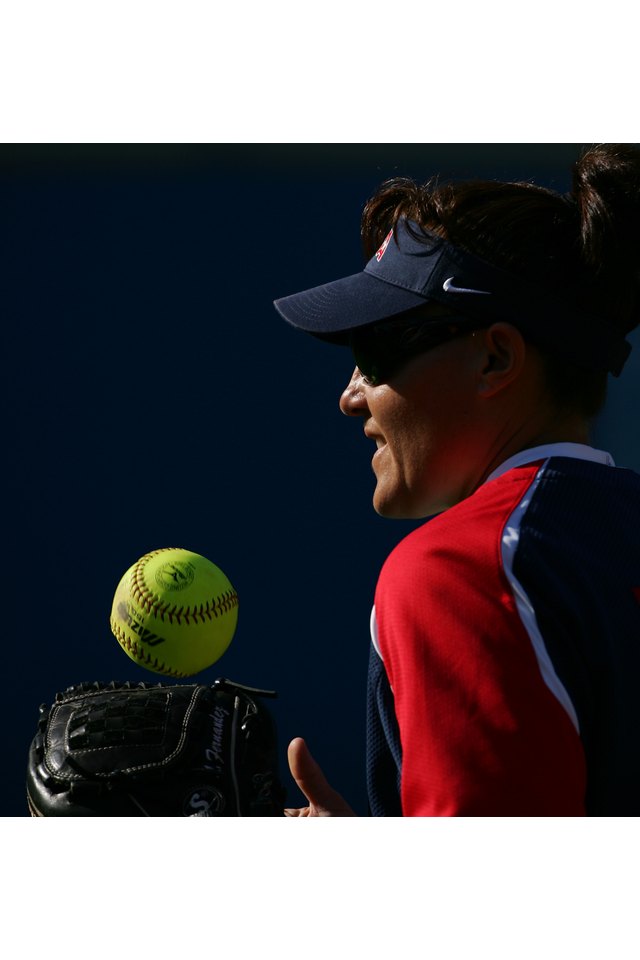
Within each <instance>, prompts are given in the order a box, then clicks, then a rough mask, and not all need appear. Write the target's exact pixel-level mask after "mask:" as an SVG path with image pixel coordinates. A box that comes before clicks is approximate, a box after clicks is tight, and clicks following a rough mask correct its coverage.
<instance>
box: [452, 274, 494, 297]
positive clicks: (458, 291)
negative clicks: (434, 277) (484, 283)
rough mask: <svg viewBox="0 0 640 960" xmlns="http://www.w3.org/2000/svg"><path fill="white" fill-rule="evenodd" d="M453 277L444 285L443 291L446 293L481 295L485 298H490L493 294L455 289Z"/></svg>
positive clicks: (469, 289)
mask: <svg viewBox="0 0 640 960" xmlns="http://www.w3.org/2000/svg"><path fill="white" fill-rule="evenodd" d="M453 279H454V278H453V277H449V279H448V280H445V282H444V283H443V284H442V289H443V290H444V292H445V293H480V294H482V295H483V296H485V297H490V296H491V293H490V291H489V290H472V289H471V288H470V287H455V286H454V285H453V282H452V281H453Z"/></svg>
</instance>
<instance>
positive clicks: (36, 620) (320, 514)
mask: <svg viewBox="0 0 640 960" xmlns="http://www.w3.org/2000/svg"><path fill="white" fill-rule="evenodd" d="M578 152H579V146H578V145H575V144H552V145H550V144H533V145H532V144H517V145H508V144H494V145H491V144H489V145H473V144H471V145H468V144H467V145H465V144H450V145H447V144H441V145H430V144H405V145H402V144H400V145H392V144H358V145H330V144H329V145H327V144H322V145H261V144H254V145H219V146H218V145H166V146H155V147H154V146H121V147H119V146H115V145H114V146H99V145H97V146H48V145H40V146H22V147H20V146H15V147H11V146H4V147H2V148H0V209H1V222H2V230H1V231H0V239H1V244H2V251H1V252H2V273H1V283H2V293H3V296H2V303H3V307H4V311H3V312H4V318H3V319H4V322H3V339H4V370H5V376H4V381H5V384H6V387H7V391H6V397H5V402H4V417H3V422H4V428H5V437H6V444H5V451H6V457H5V474H6V476H7V478H8V485H7V495H6V497H5V507H4V517H5V523H6V535H5V545H6V549H5V551H4V553H5V559H6V565H5V572H4V576H3V605H4V610H5V616H4V622H3V641H4V647H5V655H4V665H5V672H4V681H5V682H4V685H3V686H4V691H3V695H2V698H1V699H2V709H3V716H2V718H1V724H2V726H1V729H2V731H3V735H4V737H5V740H6V743H5V745H4V746H3V754H4V756H5V763H4V770H5V773H4V776H5V778H6V782H5V785H4V787H3V791H2V796H3V807H4V808H3V810H2V811H1V812H2V814H3V815H5V816H24V815H26V806H25V800H24V768H25V763H26V756H27V750H28V745H29V742H30V740H31V737H32V735H33V732H34V729H35V724H36V721H37V713H38V705H39V704H40V703H41V702H43V701H47V702H49V701H50V700H51V698H52V697H53V695H54V694H55V693H56V691H57V690H60V689H63V688H64V687H66V686H68V685H69V684H71V683H77V682H79V681H82V680H94V679H99V680H111V679H130V680H150V681H152V682H153V681H155V680H157V679H160V678H159V677H157V676H156V675H154V674H150V673H148V672H146V671H145V670H143V669H142V668H140V667H137V666H136V665H135V664H134V663H133V662H132V661H131V660H129V659H128V658H127V657H126V656H125V654H124V653H123V652H122V651H121V650H120V648H119V646H118V644H117V642H116V641H115V639H114V638H113V637H112V635H111V632H110V629H109V622H108V620H109V612H110V607H111V599H112V595H113V591H114V589H115V586H116V584H117V582H118V580H119V578H120V576H121V575H122V573H123V572H124V571H125V570H126V569H127V568H128V567H129V566H130V565H131V564H132V563H133V562H134V561H135V560H136V559H138V557H140V556H141V555H142V554H144V553H146V552H147V551H149V550H152V549H155V548H157V547H163V546H184V547H187V548H189V549H192V550H195V551H197V552H199V553H202V554H204V555H205V556H207V557H209V558H210V559H211V560H213V561H214V562H215V563H217V564H218V565H219V566H221V567H222V568H223V570H224V571H225V572H226V573H227V575H228V576H229V578H230V579H231V581H232V583H233V584H234V586H235V587H236V589H237V591H238V593H239V595H240V617H239V624H238V629H237V633H236V636H235V639H234V641H233V643H232V645H231V647H230V648H229V650H228V652H227V653H226V654H225V655H224V657H223V658H222V659H221V660H220V661H219V662H218V663H217V664H215V665H214V666H213V667H211V668H210V669H209V670H208V671H206V672H204V673H202V674H200V675H199V678H198V679H200V680H201V681H203V682H211V681H212V680H213V679H214V678H215V677H216V676H218V675H224V676H229V677H231V678H233V679H237V680H240V681H244V682H246V683H249V684H256V685H263V686H266V687H274V688H276V689H277V690H278V691H279V695H280V696H279V700H278V701H277V704H276V706H275V712H276V718H277V721H278V725H279V731H280V737H281V741H282V748H281V753H282V773H283V776H284V777H285V779H286V780H287V783H289V777H288V774H287V772H286V766H285V753H286V743H287V742H288V740H289V739H290V738H291V737H292V736H295V735H303V736H305V737H306V738H307V740H308V742H309V744H310V746H311V748H312V750H313V751H314V752H315V754H316V756H317V758H318V760H319V761H320V762H321V764H322V766H323V767H324V768H325V771H326V773H327V775H328V776H329V778H330V780H331V781H332V782H333V783H334V784H335V786H336V787H338V788H339V789H341V790H342V791H343V793H344V794H345V796H346V797H347V798H348V799H349V800H350V801H351V803H352V804H353V806H354V807H355V809H356V810H357V811H358V812H359V813H365V812H366V796H365V788H364V780H363V772H364V696H365V676H366V664H367V656H368V644H369V637H368V619H369V610H370V606H371V602H372V596H373V590H374V586H375V581H376V576H377V572H378V570H379V567H380V565H381V563H382V561H383V560H384V557H385V556H386V554H387V553H388V551H389V550H390V549H391V548H392V546H393V545H394V544H395V543H396V542H397V541H398V540H399V539H400V538H401V537H402V536H403V535H404V534H405V533H406V532H407V531H408V530H409V529H411V528H412V526H413V525H412V524H409V523H398V522H390V521H385V520H382V519H381V518H379V517H377V516H376V515H375V513H374V512H373V510H372V508H371V494H372V491H373V483H374V480H373V475H372V473H371V468H370V458H371V452H372V450H371V448H370V444H369V443H368V441H366V440H365V438H364V437H363V436H362V433H361V429H360V427H359V425H358V424H355V423H352V422H349V421H347V420H345V419H344V418H343V417H342V416H341V414H340V413H339V410H338V406H337V401H338V397H339V393H340V391H341V389H342V387H343V385H344V383H345V382H346V380H347V379H348V377H349V375H350V372H351V362H350V358H349V356H348V355H347V353H346V352H344V351H343V350H341V349H339V348H335V347H332V346H328V345H326V344H323V343H320V342H318V341H315V340H313V339H312V338H308V337H306V336H304V335H302V334H300V333H298V332H297V331H294V330H293V329H291V328H289V327H288V326H287V325H286V324H285V323H284V322H282V321H281V320H280V319H279V317H278V316H277V315H276V313H275V311H274V309H273V307H272V300H273V299H274V298H276V297H278V296H284V295H286V294H288V293H292V292H295V291H296V290H299V289H303V288H304V287H306V286H312V285H315V284H317V283H322V282H324V281H326V280H330V279H334V278H335V277H338V276H341V275H344V274H346V273H350V272H355V271H357V270H359V269H360V267H361V265H362V260H361V254H360V246H359V219H360V212H361V209H362V206H363V204H364V202H365V201H366V199H367V198H368V197H369V196H370V194H371V193H372V192H373V190H374V189H375V187H376V186H377V185H378V184H379V183H380V182H381V181H382V180H384V179H386V178H387V177H389V176H394V175H409V176H413V177H416V178H418V179H427V178H428V177H430V176H431V175H433V174H435V173H440V174H442V176H444V177H449V176H456V177H471V176H484V177H498V178H507V179H516V178H518V179H519V178H525V179H534V180H536V181H538V182H540V183H543V184H545V185H549V186H552V187H555V188H556V189H560V190H565V189H568V186H569V174H568V168H569V165H570V163H571V162H572V160H573V159H574V158H575V157H576V156H577V154H578ZM636 352H640V351H636ZM628 371H629V372H626V378H625V379H623V380H622V381H620V382H619V383H616V384H614V389H613V391H612V395H611V403H610V408H609V410H610V412H609V413H608V414H607V417H606V418H603V419H602V421H601V423H600V425H599V427H598V431H597V434H596V442H597V443H598V444H599V445H601V446H605V447H607V448H608V449H611V451H612V453H613V454H614V456H615V457H616V459H617V460H618V462H620V463H622V464H624V465H627V466H633V467H635V468H636V469H638V468H640V452H639V450H638V441H637V436H635V435H634V433H635V425H636V422H637V414H636V411H637V409H638V407H637V392H638V391H637V387H636V383H637V381H638V377H637V374H638V357H636V356H634V357H633V359H632V361H630V363H629V367H628ZM632 427H633V431H632V429H631V428H632ZM300 800H301V798H300V797H299V795H298V794H297V791H296V790H295V789H294V788H293V787H291V788H290V796H289V798H288V801H289V802H290V803H298V802H299V801H300Z"/></svg>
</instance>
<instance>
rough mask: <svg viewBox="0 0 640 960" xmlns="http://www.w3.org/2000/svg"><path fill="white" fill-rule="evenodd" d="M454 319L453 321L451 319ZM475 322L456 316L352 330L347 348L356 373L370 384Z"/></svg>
mask: <svg viewBox="0 0 640 960" xmlns="http://www.w3.org/2000/svg"><path fill="white" fill-rule="evenodd" d="M454 320H457V322H456V323H455V324H454V323H453V321H454ZM473 326H476V324H472V325H469V323H468V321H466V320H463V321H462V323H461V322H460V318H453V317H452V318H450V319H448V320H447V322H446V323H443V324H438V323H433V322H431V323H428V324H425V323H422V324H413V325H408V326H406V327H402V326H399V325H397V324H394V325H393V326H387V325H385V324H380V325H379V326H377V327H370V328H369V329H366V330H356V331H354V333H353V334H352V336H351V350H352V352H353V356H354V359H355V362H356V366H357V367H358V369H359V370H360V373H361V374H362V375H363V377H365V378H366V380H367V381H368V382H369V383H370V384H372V385H373V386H377V385H378V384H380V383H385V382H386V381H388V380H389V379H390V378H391V377H392V376H394V374H396V373H397V372H398V370H399V369H400V368H401V367H402V365H403V364H404V363H406V362H407V361H408V360H410V359H411V358H412V357H416V356H418V355H419V354H421V353H425V352H426V351H428V350H431V349H433V348H434V347H437V346H440V344H442V343H445V342H446V341H447V340H451V339H453V338H455V337H457V336H459V335H460V334H461V333H463V332H465V330H469V329H472V328H473Z"/></svg>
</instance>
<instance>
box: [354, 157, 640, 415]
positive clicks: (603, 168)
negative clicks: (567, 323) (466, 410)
mask: <svg viewBox="0 0 640 960" xmlns="http://www.w3.org/2000/svg"><path fill="white" fill-rule="evenodd" d="M402 217H406V218H408V219H411V220H415V221H416V222H418V223H419V224H420V225H421V226H423V227H426V228H427V229H429V230H431V231H433V232H435V233H437V234H439V235H440V236H443V237H445V238H446V239H448V240H450V241H451V242H452V243H454V244H456V245H458V246H460V247H462V248H463V249H465V250H467V251H468V252H470V253H473V254H476V255H477V256H479V257H481V258H482V259H484V260H487V261H489V262H490V263H493V264H494V265H496V266H499V267H502V268H504V269H506V270H509V271H510V272H511V273H512V274H515V275H517V276H522V277H523V278H527V279H530V280H533V281H535V282H536V283H538V284H543V285H544V286H545V288H546V289H548V290H550V291H553V290H555V289H558V290H562V291H563V292H564V291H566V289H567V288H568V287H570V288H572V289H574V290H575V291H576V293H575V299H576V302H577V303H578V304H579V305H580V306H581V307H582V308H583V309H584V310H585V312H587V313H588V314H590V315H596V316H598V317H599V319H600V320H601V321H603V322H605V323H606V324H608V325H610V326H611V327H613V328H614V329H615V330H616V331H617V332H619V333H620V334H622V335H626V334H627V333H629V331H631V330H633V329H634V327H636V326H637V325H638V323H639V322H640V151H639V150H637V149H636V148H635V147H633V146H631V145H628V144H598V145H596V146H593V147H590V148H587V149H585V150H584V151H583V152H582V154H581V156H580V158H579V159H578V160H577V161H576V163H575V164H574V167H573V187H572V191H571V193H569V194H560V193H557V192H556V191H554V190H549V189H547V188H546V187H541V186H537V185H536V184H533V183H528V182H516V183H503V182H499V181H485V180H471V181H462V182H447V183H439V182H438V180H437V179H435V180H430V181H429V182H427V183H425V184H418V183H416V182H415V181H414V180H410V179H407V178H395V179H392V180H388V181H386V182H385V183H383V184H382V185H381V187H380V188H379V189H378V191H377V192H376V193H375V195H374V196H373V197H372V198H371V199H370V200H369V201H368V202H367V204H366V206H365V208H364V211H363V214H362V241H363V247H364V252H365V255H366V257H367V259H368V258H369V257H371V256H372V255H373V253H374V252H375V251H376V250H377V249H378V247H379V246H380V244H381V243H382V241H383V239H384V237H385V236H386V235H387V233H388V232H389V230H390V229H391V227H393V226H394V225H395V223H396V222H397V221H398V220H399V219H400V218H402ZM545 369H546V375H547V382H548V385H549V389H550V391H551V394H552V396H553V398H554V400H555V402H556V404H557V405H558V406H559V407H562V408H567V407H568V408H570V409H575V410H579V411H580V412H581V413H583V414H584V415H586V416H589V417H591V416H594V415H595V414H596V413H597V412H598V410H599V409H600V408H601V406H602V404H603V403H604V399H605V395H606V382H607V375H606V374H601V373H599V372H596V371H592V370H586V369H583V368H580V367H577V366H574V365H572V364H570V363H567V362H566V361H565V360H564V359H562V358H560V357H559V356H557V355H553V354H551V353H548V352H547V353H545Z"/></svg>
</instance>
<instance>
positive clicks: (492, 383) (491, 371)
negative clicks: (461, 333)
mask: <svg viewBox="0 0 640 960" xmlns="http://www.w3.org/2000/svg"><path fill="white" fill-rule="evenodd" d="M476 336H477V337H479V338H480V346H481V348H482V352H481V368H480V381H479V390H480V393H481V394H482V395H483V396H485V397H491V396H494V395H495V394H497V393H499V392H500V391H501V390H504V389H505V387H508V386H509V385H510V384H512V383H513V382H514V381H515V380H517V379H518V377H519V376H520V375H521V374H522V371H523V369H524V365H525V360H526V357H527V344H526V343H525V340H524V337H523V336H522V334H521V333H520V331H519V330H518V329H517V327H514V326H513V324H511V323H503V322H498V323H493V324H492V325H491V326H490V327H487V328H486V329H484V330H478V331H477V332H476Z"/></svg>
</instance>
